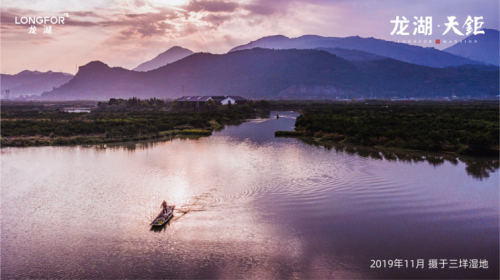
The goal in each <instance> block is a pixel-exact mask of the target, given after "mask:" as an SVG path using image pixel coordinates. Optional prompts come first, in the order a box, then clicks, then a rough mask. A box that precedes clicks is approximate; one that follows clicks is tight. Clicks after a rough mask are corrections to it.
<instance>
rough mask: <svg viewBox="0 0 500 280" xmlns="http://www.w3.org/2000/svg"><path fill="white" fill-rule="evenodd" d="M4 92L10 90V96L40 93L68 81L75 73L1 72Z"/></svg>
mask: <svg viewBox="0 0 500 280" xmlns="http://www.w3.org/2000/svg"><path fill="white" fill-rule="evenodd" d="M0 78H1V81H2V82H1V90H2V94H3V93H4V92H5V90H9V91H10V98H14V97H19V96H20V95H33V94H35V95H39V94H41V93H42V92H44V91H49V90H52V89H54V88H56V87H59V86H61V85H62V84H65V83H67V82H68V81H69V80H71V78H73V75H71V74H68V73H62V72H52V71H48V72H39V71H29V70H24V71H22V72H19V73H17V74H15V75H9V74H1V77H0Z"/></svg>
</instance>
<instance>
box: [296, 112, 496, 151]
mask: <svg viewBox="0 0 500 280" xmlns="http://www.w3.org/2000/svg"><path fill="white" fill-rule="evenodd" d="M302 112H303V114H302V115H301V116H300V117H298V118H297V121H296V123H295V130H296V131H302V132H304V135H306V136H312V137H314V138H315V139H316V140H317V141H343V142H345V143H354V144H361V145H365V146H382V147H395V148H403V149H412V150H432V151H448V152H456V153H464V154H467V153H468V154H478V155H498V151H499V107H498V102H496V103H493V102H492V103H489V104H488V103H477V104H475V103H452V104H443V103H434V104H423V105H417V104H415V103H413V104H412V103H400V104H398V103H386V104H377V105H375V104H362V103H347V104H338V103H337V104H335V103H332V104H325V105H324V106H322V107H314V108H306V109H304V110H302Z"/></svg>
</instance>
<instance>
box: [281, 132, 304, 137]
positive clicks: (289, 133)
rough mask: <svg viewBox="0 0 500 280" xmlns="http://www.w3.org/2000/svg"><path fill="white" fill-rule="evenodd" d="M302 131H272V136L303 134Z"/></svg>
mask: <svg viewBox="0 0 500 280" xmlns="http://www.w3.org/2000/svg"><path fill="white" fill-rule="evenodd" d="M303 135H304V131H276V132H275V133H274V136H276V137H280V136H303Z"/></svg>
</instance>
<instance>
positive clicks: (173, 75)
mask: <svg viewBox="0 0 500 280" xmlns="http://www.w3.org/2000/svg"><path fill="white" fill-rule="evenodd" d="M498 76H499V71H498V68H496V70H494V71H484V70H481V69H477V68H475V67H469V66H459V67H448V68H433V67H427V66H422V65H416V64H411V63H407V62H403V61H398V60H395V59H392V58H377V59H375V60H359V59H358V60H351V61H349V60H346V59H344V58H342V57H340V56H337V55H335V54H332V53H330V52H328V51H326V50H310V49H308V50H297V49H289V50H271V49H262V48H253V49H249V50H241V51H233V52H229V53H227V54H221V55H216V54H209V53H195V54H193V55H190V56H188V57H185V58H183V59H181V60H178V61H176V62H173V63H171V64H168V65H166V66H163V67H160V68H158V69H155V70H151V71H148V72H136V71H131V70H127V69H124V68H119V67H114V68H110V67H109V66H107V65H106V64H104V63H102V62H99V61H94V62H91V63H89V64H87V65H85V66H81V67H80V69H79V71H78V73H77V75H75V77H74V78H73V79H72V80H71V81H69V82H68V83H67V84H64V85H62V86H61V87H59V88H56V89H54V90H52V91H50V92H45V93H43V94H42V98H43V99H97V100H107V99H109V98H111V97H116V98H129V97H140V98H150V97H158V98H177V97H179V96H182V95H241V96H244V97H246V98H265V99H279V98H283V99H317V98H335V97H341V98H346V97H392V96H403V95H406V96H407V97H411V96H415V97H421V96H426V97H430V96H436V95H439V96H443V95H445V96H450V95H457V96H466V95H474V96H482V97H485V96H496V95H497V94H498V91H499V80H498Z"/></svg>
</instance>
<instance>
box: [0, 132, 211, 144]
mask: <svg viewBox="0 0 500 280" xmlns="http://www.w3.org/2000/svg"><path fill="white" fill-rule="evenodd" d="M179 135H197V136H210V135H212V131H211V130H200V129H184V130H169V131H161V132H159V133H156V134H146V135H136V136H132V137H127V136H123V137H106V135H105V134H103V135H93V136H84V135H77V136H69V137H64V136H57V137H49V136H26V137H23V136H19V137H2V138H1V144H2V146H4V147H29V146H57V145H98V144H104V143H117V142H128V141H139V140H149V139H155V138H163V137H173V136H179Z"/></svg>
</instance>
